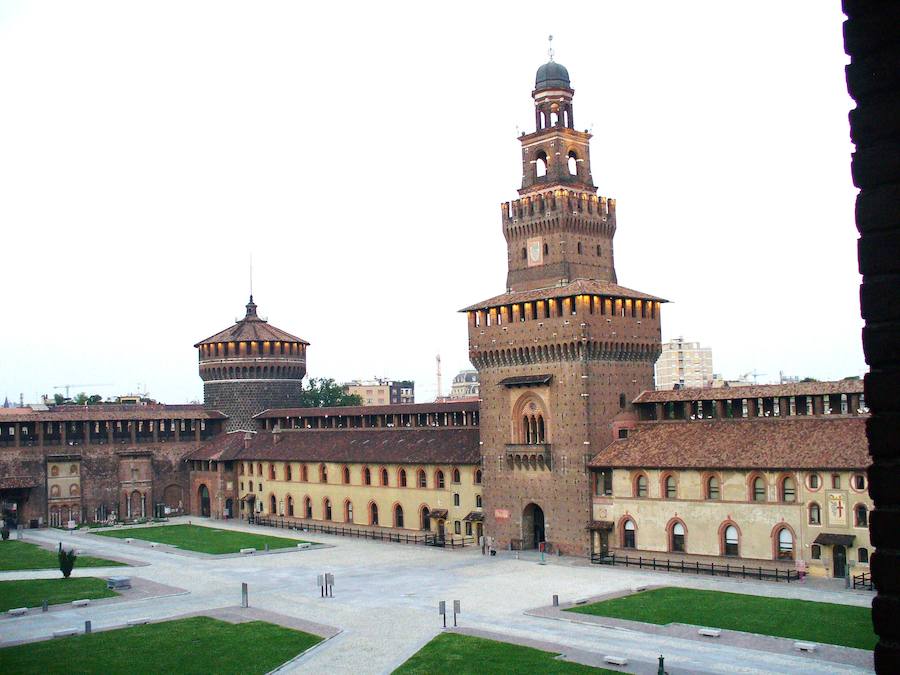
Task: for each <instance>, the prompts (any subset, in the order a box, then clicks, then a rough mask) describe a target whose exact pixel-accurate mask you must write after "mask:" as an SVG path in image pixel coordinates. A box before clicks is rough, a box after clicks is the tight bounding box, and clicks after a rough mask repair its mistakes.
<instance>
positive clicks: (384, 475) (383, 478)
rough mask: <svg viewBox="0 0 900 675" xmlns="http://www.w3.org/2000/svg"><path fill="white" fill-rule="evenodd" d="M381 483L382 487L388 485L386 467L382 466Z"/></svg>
mask: <svg viewBox="0 0 900 675" xmlns="http://www.w3.org/2000/svg"><path fill="white" fill-rule="evenodd" d="M381 484H382V485H383V486H384V487H387V486H388V472H387V469H385V468H383V467H382V469H381Z"/></svg>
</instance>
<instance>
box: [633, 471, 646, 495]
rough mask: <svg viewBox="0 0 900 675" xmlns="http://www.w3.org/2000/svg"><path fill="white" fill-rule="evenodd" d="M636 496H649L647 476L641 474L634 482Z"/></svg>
mask: <svg viewBox="0 0 900 675" xmlns="http://www.w3.org/2000/svg"><path fill="white" fill-rule="evenodd" d="M634 496H635V497H646V496H647V476H645V475H644V474H640V475H639V476H638V477H637V478H636V479H635V481H634Z"/></svg>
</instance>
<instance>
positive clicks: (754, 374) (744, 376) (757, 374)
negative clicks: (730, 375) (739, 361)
mask: <svg viewBox="0 0 900 675" xmlns="http://www.w3.org/2000/svg"><path fill="white" fill-rule="evenodd" d="M763 375H765V373H760V372H758V371H756V370H751V371H748V372H746V373H742V374H741V376H740V378H739V379H741V380H746V379H747V378H748V377H752V378H753V384H756V378H758V377H762V376H763Z"/></svg>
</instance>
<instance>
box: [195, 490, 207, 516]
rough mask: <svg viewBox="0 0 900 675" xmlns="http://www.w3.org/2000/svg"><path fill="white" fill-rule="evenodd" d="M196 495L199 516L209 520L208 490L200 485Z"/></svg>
mask: <svg viewBox="0 0 900 675" xmlns="http://www.w3.org/2000/svg"><path fill="white" fill-rule="evenodd" d="M197 494H198V496H199V497H200V515H201V516H204V517H206V518H209V488H208V487H206V486H205V485H201V486H200V489H199V490H198V491H197Z"/></svg>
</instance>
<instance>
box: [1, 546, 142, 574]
mask: <svg viewBox="0 0 900 675" xmlns="http://www.w3.org/2000/svg"><path fill="white" fill-rule="evenodd" d="M124 564H125V563H120V562H113V561H112V560H104V559H103V558H92V557H91V556H89V555H80V556H78V559H77V560H76V561H75V569H79V568H81V567H115V566H119V565H124ZM58 567H59V560H58V559H57V557H56V551H48V550H46V549H43V548H41V547H40V546H38V545H37V544H31V543H29V542H27V541H19V540H16V539H9V540H7V541H0V571H6V570H43V569H57V568H58Z"/></svg>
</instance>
